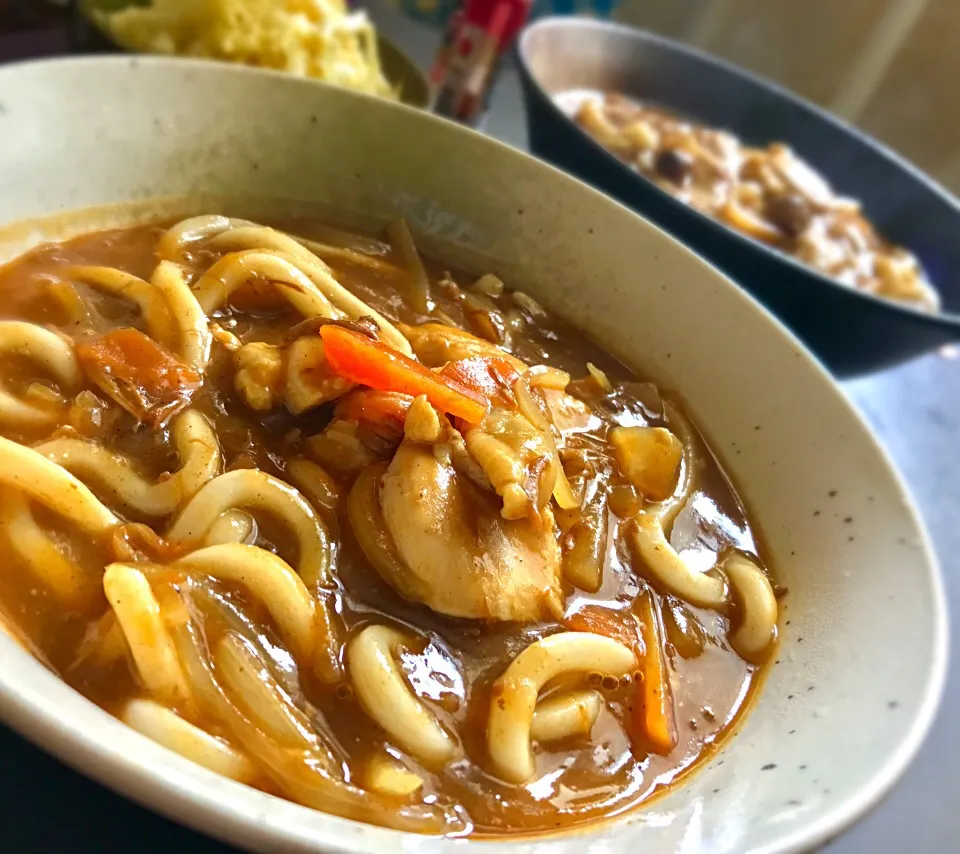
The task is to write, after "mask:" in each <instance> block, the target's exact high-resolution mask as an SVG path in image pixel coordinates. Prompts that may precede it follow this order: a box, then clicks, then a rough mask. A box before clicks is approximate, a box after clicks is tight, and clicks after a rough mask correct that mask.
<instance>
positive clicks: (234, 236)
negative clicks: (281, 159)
mask: <svg viewBox="0 0 960 854" xmlns="http://www.w3.org/2000/svg"><path fill="white" fill-rule="evenodd" d="M188 222H191V223H192V224H191V225H190V226H189V227H187V228H184V223H180V224H179V225H178V226H174V228H175V229H180V230H182V231H181V232H180V233H182V234H187V235H190V239H191V240H206V246H207V247H208V248H210V249H213V250H219V251H226V252H231V253H238V254H241V255H242V254H243V253H246V252H256V251H259V252H266V253H276V254H278V256H279V257H281V258H285V259H287V260H289V261H290V262H291V263H293V264H294V265H295V266H297V267H298V268H299V270H300V271H301V272H302V273H304V274H305V275H306V276H307V277H308V278H309V279H310V281H311V282H313V284H314V285H315V286H316V287H317V289H318V290H319V291H320V292H321V293H322V294H323V295H324V296H325V297H326V298H327V299H328V300H329V301H330V303H331V304H332V305H333V306H335V307H336V308H338V309H340V310H341V311H342V312H343V313H344V314H345V315H346V316H347V317H349V318H351V319H352V320H358V319H359V318H361V317H371V318H373V320H374V322H375V323H376V324H377V326H378V327H379V328H380V333H381V338H382V339H383V341H384V342H385V343H386V344H388V345H389V346H390V347H393V348H394V349H396V350H400V351H401V352H403V353H404V354H406V355H407V356H412V355H413V351H412V350H411V348H410V343H409V342H408V341H407V339H406V338H405V337H404V336H403V334H402V333H401V332H400V331H399V330H398V329H397V328H396V327H395V326H394V325H393V324H392V323H391V322H390V321H389V320H387V319H386V318H385V317H384V316H383V315H381V314H380V313H379V312H378V311H376V310H375V309H374V308H373V307H371V306H369V305H368V304H367V303H365V302H364V301H363V300H361V299H360V298H359V297H356V296H354V295H353V294H352V293H351V292H350V291H349V290H347V289H346V288H345V287H344V286H343V285H341V284H340V283H339V282H338V281H337V280H336V278H335V277H334V276H333V273H332V272H331V270H330V268H329V267H328V266H327V265H326V264H325V263H324V262H323V260H321V259H320V258H318V257H317V255H316V254H315V253H314V252H313V251H311V250H310V249H309V248H308V246H309V247H314V248H315V249H319V250H320V251H324V250H330V249H331V247H325V246H323V244H315V243H310V242H309V241H305V242H303V243H301V242H300V241H299V240H297V239H295V238H293V237H291V236H290V235H288V234H284V233H283V232H282V231H277V230H276V229H274V228H269V227H267V226H262V225H254V224H253V223H248V222H247V221H245V220H236V219H227V218H226V217H197V218H195V219H194V220H193V221H188ZM172 231H173V229H171V231H170V232H167V235H170V234H171V232H172ZM167 235H165V236H164V237H163V238H162V239H161V244H162V245H163V248H164V251H165V252H168V253H169V254H170V256H171V257H179V253H181V252H182V249H180V248H177V249H174V243H175V242H177V241H179V246H182V245H183V244H182V238H176V239H174V238H171V239H170V242H169V248H168V246H167V242H166V241H167V240H168V238H167ZM161 257H166V256H163V255H162V256H161ZM227 257H230V256H225V257H224V259H222V260H224V261H225V260H226V258H227ZM338 257H345V258H347V259H348V260H351V261H367V262H369V263H368V266H372V267H374V268H378V269H379V268H380V267H383V268H386V269H388V270H390V271H393V272H397V268H396V267H394V266H393V265H392V264H386V263H385V262H382V261H381V262H379V263H376V262H377V259H374V258H369V257H368V256H365V255H363V254H362V253H358V252H354V251H352V250H344V252H343V253H340V254H339V255H338ZM324 316H326V315H324Z"/></svg>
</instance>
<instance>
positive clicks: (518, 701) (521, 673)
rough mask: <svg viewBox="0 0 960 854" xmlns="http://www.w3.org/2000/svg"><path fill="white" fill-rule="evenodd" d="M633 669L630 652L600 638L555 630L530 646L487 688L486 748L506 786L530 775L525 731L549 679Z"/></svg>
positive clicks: (615, 673) (530, 755) (618, 673)
mask: <svg viewBox="0 0 960 854" xmlns="http://www.w3.org/2000/svg"><path fill="white" fill-rule="evenodd" d="M636 667H637V659H636V656H635V655H634V654H633V652H632V651H631V650H630V649H628V648H627V647H626V646H624V645H623V644H621V643H617V641H615V640H611V639H610V638H607V637H603V636H602V635H595V634H590V633H588V632H561V633H560V634H556V635H550V636H548V637H545V638H541V639H540V640H538V641H535V642H534V643H532V644H530V646H528V647H527V648H526V649H525V650H524V651H523V652H521V653H520V654H519V655H518V656H517V657H516V658H515V659H514V660H513V661H512V662H511V663H510V666H509V667H508V668H507V670H506V672H505V673H504V674H503V675H502V676H501V677H500V678H499V679H498V680H497V681H496V682H494V684H493V688H492V690H491V697H490V717H489V721H488V725H487V750H488V751H489V753H490V759H491V760H492V762H493V768H494V770H495V772H496V773H497V774H498V775H499V776H500V777H501V778H502V779H504V780H506V781H507V782H510V783H526V782H527V781H529V780H530V779H531V778H532V777H533V776H534V774H535V773H536V770H535V766H534V761H533V753H532V751H531V749H530V739H531V732H530V730H531V726H532V724H533V716H534V714H535V712H536V708H537V697H538V695H539V693H540V691H541V689H542V688H543V686H544V685H546V683H547V682H549V681H550V680H551V679H556V678H557V677H558V676H561V675H563V674H568V673H570V674H575V673H599V674H601V675H603V676H614V677H619V676H623V675H625V674H627V673H631V672H633V671H634V670H635V669H636Z"/></svg>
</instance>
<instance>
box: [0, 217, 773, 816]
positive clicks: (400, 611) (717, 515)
mask: <svg viewBox="0 0 960 854" xmlns="http://www.w3.org/2000/svg"><path fill="white" fill-rule="evenodd" d="M286 225H287V226H288V227H289V228H288V231H289V233H291V234H297V235H305V236H307V237H311V238H314V239H315V240H317V241H318V243H310V242H309V241H305V243H306V245H307V246H308V247H309V251H308V250H307V249H304V248H303V244H297V243H294V242H292V241H290V242H289V243H287V242H284V241H285V240H286V238H284V237H283V235H282V234H281V233H280V232H275V231H272V230H268V229H264V228H258V227H254V226H252V225H251V224H245V223H243V222H240V221H228V220H226V219H224V218H222V217H206V218H198V219H196V220H193V221H188V222H187V223H186V224H185V225H178V224H175V223H163V224H158V225H148V226H142V227H135V228H129V229H123V230H115V231H106V232H100V233H95V234H90V235H87V236H83V237H79V238H76V239H73V240H70V241H68V242H65V243H62V244H46V245H43V246H40V247H38V248H37V249H34V250H32V251H31V252H29V253H27V254H26V255H24V256H22V257H21V258H18V259H16V260H14V261H12V262H11V263H9V264H7V265H6V266H4V267H2V268H0V318H2V320H0V360H2V368H3V374H2V377H3V379H2V383H0V433H2V436H3V437H5V438H6V439H7V440H12V441H7V442H5V444H3V445H2V446H0V518H2V529H3V533H2V536H0V559H2V561H3V564H4V565H5V566H6V567H7V570H6V571H5V572H4V573H2V574H0V607H2V617H3V619H4V620H5V621H6V623H7V625H8V627H9V628H10V630H11V631H12V633H13V634H14V636H15V637H17V638H19V639H21V640H22V641H23V643H24V644H25V645H26V646H27V647H28V648H29V649H30V650H31V651H33V652H34V653H35V654H36V655H38V656H39V657H41V658H42V660H44V661H45V662H47V663H48V664H49V666H50V667H51V668H52V669H53V670H54V671H55V672H57V673H58V674H59V675H60V676H61V677H62V678H63V679H64V680H65V681H67V682H68V683H69V684H70V685H71V686H73V687H74V688H76V690H78V691H80V692H81V693H83V694H84V695H86V696H87V697H89V698H91V699H92V700H93V701H94V702H96V703H97V704H99V705H100V706H102V707H103V708H104V709H106V710H107V711H109V712H110V713H112V714H115V715H117V716H119V717H120V718H121V719H123V720H125V721H127V722H128V723H130V724H131V725H133V726H135V727H136V728H138V729H140V730H141V731H142V732H144V733H145V734H147V735H150V736H151V737H153V738H156V739H157V740H159V741H160V742H161V743H163V744H166V745H167V746H168V747H171V748H173V749H175V750H178V751H179V752H181V753H183V754H184V755H187V756H189V757H190V758H192V759H194V760H196V761H199V762H201V763H202V764H204V765H206V766H207V767H210V768H213V769H214V770H217V771H219V772H220V773H223V774H226V775H228V776H231V777H233V778H235V779H238V780H241V781H243V782H246V783H249V784H251V785H254V786H257V787H259V788H262V789H264V790H265V791H268V792H271V793H275V794H278V795H281V796H284V797H287V798H290V799H292V800H295V801H299V802H300V803H303V804H306V805H308V806H312V807H315V808H318V809H322V810H326V811H329V812H333V813H337V814H340V815H345V816H348V817H351V818H356V819H358V820H362V821H367V822H372V823H376V824H383V825H387V826H391V827H397V828H400V829H405V830H411V831H417V832H425V833H447V834H461V835H462V834H468V833H472V834H475V835H491V834H492V835H503V834H510V833H531V832H544V831H555V830H557V829H563V828H568V827H571V826H573V825H576V824H581V823H584V822H587V821H590V820H595V819H599V818H602V817H607V816H611V815H615V814H617V813H620V812H622V811H624V810H626V809H629V808H631V807H634V806H636V805H637V804H639V803H641V802H643V801H644V800H645V799H646V798H648V797H649V796H650V795H651V794H653V793H655V792H658V791H660V790H662V789H663V788H664V787H666V786H669V785H670V784H671V783H672V782H673V781H675V780H676V779H677V778H678V776H679V775H680V774H681V773H682V772H684V771H685V770H687V769H689V768H690V767H692V766H693V765H694V764H695V763H696V762H697V761H698V760H699V759H702V758H703V757H704V756H707V755H709V754H710V752H711V750H713V749H715V745H716V744H717V743H718V741H719V740H720V739H721V738H722V737H723V736H724V735H725V734H726V733H728V732H729V731H730V729H731V728H732V726H733V722H734V721H735V719H736V718H737V716H738V714H739V713H740V712H741V711H742V710H743V709H745V708H746V706H747V705H748V704H749V700H750V697H751V692H752V691H753V690H754V688H755V686H756V684H757V682H758V680H759V677H760V675H761V670H762V666H763V663H764V662H765V661H766V660H767V659H768V657H769V653H770V649H771V648H772V646H773V644H774V643H775V635H776V628H775V621H776V602H775V600H774V594H773V588H772V586H771V583H770V582H769V580H768V578H767V575H766V572H765V570H763V568H762V563H761V557H760V556H758V547H757V543H756V540H755V537H754V534H753V533H752V531H751V528H750V525H749V522H748V520H747V518H746V516H745V512H744V509H743V505H742V503H741V501H740V500H739V499H738V497H737V495H736V494H735V493H734V491H733V489H732V487H731V484H730V482H729V481H728V480H727V478H726V477H725V476H724V474H723V471H722V469H721V468H720V466H719V464H718V462H717V461H716V459H715V458H714V457H713V456H712V454H711V453H710V451H709V449H708V448H707V446H706V444H705V443H704V441H703V439H702V437H701V436H700V435H699V434H698V433H697V431H696V429H695V428H694V427H692V426H691V425H690V423H689V421H688V420H687V417H686V416H685V415H684V413H683V410H682V408H681V407H680V406H679V405H678V404H677V403H676V402H675V401H671V400H670V398H669V397H668V396H665V395H662V394H661V392H660V391H659V390H658V389H657V388H656V387H655V386H654V385H652V384H651V383H647V382H643V381H642V380H639V379H637V378H636V377H635V376H633V375H632V374H631V373H630V372H629V371H628V370H626V369H624V368H623V366H621V365H619V364H618V363H616V362H615V361H614V360H613V359H612V358H611V357H609V356H608V355H607V354H605V353H604V352H603V351H602V350H601V349H599V348H598V347H597V346H596V345H594V344H593V343H591V342H590V341H589V340H587V338H586V337H585V336H584V335H583V334H581V333H579V332H577V331H576V330H575V329H573V328H571V327H570V326H568V325H566V324H565V323H563V322H561V321H560V320H558V319H557V318H554V317H552V316H550V315H548V314H547V313H546V312H544V310H543V309H542V308H540V306H539V305H537V303H535V302H534V301H533V300H532V299H530V298H529V297H527V296H526V295H524V294H523V293H521V292H514V291H511V290H510V289H509V288H503V286H502V283H500V282H499V281H498V280H496V279H495V278H494V277H492V276H485V277H482V278H481V279H480V280H479V281H478V280H476V279H475V277H472V276H468V275H465V274H460V273H453V274H451V273H449V272H447V271H446V270H445V269H444V268H442V267H440V266H438V265H435V264H432V263H430V262H426V265H425V277H424V276H423V275H421V274H422V273H423V272H424V268H421V267H420V263H421V261H420V259H419V256H418V255H417V254H416V250H415V248H414V247H413V246H412V244H411V243H410V242H409V240H408V238H409V233H408V232H406V227H405V226H404V225H402V224H395V225H394V226H391V228H390V229H389V230H388V238H387V239H385V240H379V239H375V238H371V237H366V236H361V235H356V234H352V233H346V232H342V231H339V230H336V229H332V228H329V227H326V226H322V225H320V224H318V223H315V222H296V223H287V224H286ZM314 252H316V255H315V254H313V253H314ZM317 256H319V258H322V259H323V261H321V260H319V258H318V257H317ZM324 262H325V263H324ZM326 265H329V267H327V266H326ZM116 271H122V273H124V274H127V275H126V277H124V276H120V275H119V274H118V273H117V272H116ZM331 283H332V284H331ZM338 283H339V284H338ZM510 284H511V285H513V286H517V287H522V283H519V282H518V283H510ZM340 285H342V286H345V287H346V289H348V292H349V293H352V294H353V295H355V296H356V297H359V299H360V300H362V301H363V302H364V303H365V305H358V304H357V303H356V301H353V302H351V301H350V299H349V293H347V292H341V291H338V290H337V288H338V287H339V286H340ZM344 293H347V296H346V297H345V296H344ZM318 294H319V296H318ZM371 310H372V311H371ZM376 312H379V315H377V314H376ZM371 314H373V317H374V319H373V320H370V319H369V318H370V316H371ZM457 329H460V330H464V331H468V332H469V333H470V335H463V334H462V333H461V334H458V333H457V332H456V330H457ZM474 336H475V337H474ZM408 342H409V343H408ZM251 345H252V346H251ZM404 351H406V355H405V356H404V355H397V354H398V353H403V352H404ZM588 365H589V367H588ZM418 366H422V367H418ZM529 366H548V368H549V369H553V370H549V369H540V368H534V369H533V370H530V369H529ZM562 372H567V373H568V374H569V377H566V376H564V375H563V373H562ZM421 395H424V396H421ZM655 428H663V429H659V430H658V429H655ZM15 443H16V444H15ZM51 463H52V464H51ZM68 472H70V473H72V474H68ZM257 472H260V473H262V474H257ZM265 475H266V476H269V477H265ZM74 476H75V479H74ZM273 479H275V480H273ZM80 484H84V485H86V486H87V487H89V489H90V490H91V492H86V490H85V489H84V488H83V487H82V486H80ZM48 486H49V488H48ZM541 639H549V640H547V641H545V642H544V641H542V640H541ZM521 654H522V655H521ZM531 692H532V693H531Z"/></svg>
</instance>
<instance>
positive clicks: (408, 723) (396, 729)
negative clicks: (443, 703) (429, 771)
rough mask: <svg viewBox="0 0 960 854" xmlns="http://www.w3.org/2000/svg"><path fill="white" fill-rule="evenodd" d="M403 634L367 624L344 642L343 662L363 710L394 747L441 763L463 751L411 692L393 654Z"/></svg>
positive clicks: (396, 650) (435, 762)
mask: <svg viewBox="0 0 960 854" xmlns="http://www.w3.org/2000/svg"><path fill="white" fill-rule="evenodd" d="M403 646H404V637H403V635H402V634H401V633H400V632H398V631H397V630H396V629H392V628H389V627H388V626H367V627H366V628H365V629H363V631H361V632H360V634H358V635H357V636H356V637H354V638H353V639H352V640H351V641H350V642H349V643H348V644H347V666H348V668H349V670H350V676H351V678H352V680H353V688H354V691H355V692H356V694H357V699H358V700H359V701H360V705H361V706H362V707H363V709H364V711H365V712H366V713H367V714H368V715H370V717H371V718H373V719H374V720H375V721H376V722H377V723H378V724H380V726H381V727H383V729H384V730H386V732H387V734H388V735H389V736H390V738H391V739H392V740H393V741H394V742H395V743H396V744H397V746H398V747H400V748H402V749H403V750H405V751H407V753H409V754H410V755H411V756H415V757H416V758H417V759H419V760H420V761H421V762H425V763H428V764H431V765H441V764H442V763H444V762H449V761H450V760H451V759H453V758H454V757H455V756H457V755H458V754H459V753H460V752H461V750H460V746H459V744H458V743H457V742H456V741H455V740H454V738H453V737H452V736H451V735H450V734H449V733H448V732H447V731H446V730H445V729H444V728H443V727H442V726H441V725H440V722H439V721H438V720H437V718H436V716H435V715H434V714H433V713H432V712H431V711H430V710H429V709H428V708H427V707H426V706H425V705H424V703H423V701H422V700H420V698H419V697H417V696H416V694H414V692H413V689H412V688H411V687H410V685H409V683H408V682H407V680H406V679H405V678H404V677H403V674H402V673H401V672H400V668H399V667H398V665H397V657H398V656H399V655H400V653H401V651H402V648H403Z"/></svg>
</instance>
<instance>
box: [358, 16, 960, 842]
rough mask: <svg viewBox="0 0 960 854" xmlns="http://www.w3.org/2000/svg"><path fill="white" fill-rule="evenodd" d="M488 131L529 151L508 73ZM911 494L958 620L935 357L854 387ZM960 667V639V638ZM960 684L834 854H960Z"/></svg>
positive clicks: (433, 38)
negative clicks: (917, 748) (891, 785)
mask: <svg viewBox="0 0 960 854" xmlns="http://www.w3.org/2000/svg"><path fill="white" fill-rule="evenodd" d="M374 8H375V15H376V17H377V20H378V22H379V23H380V26H381V28H382V29H383V30H384V31H385V32H386V34H387V35H389V36H391V37H392V38H394V39H396V40H397V41H398V42H399V43H400V44H401V45H402V46H403V47H404V48H405V49H406V50H407V51H408V52H410V54H411V55H412V56H414V58H415V59H417V60H418V61H419V62H421V63H422V64H424V65H429V63H430V62H431V61H432V59H433V53H434V51H435V49H436V45H437V35H436V34H435V33H434V32H433V31H431V30H429V29H427V28H425V27H421V26H419V25H417V24H414V23H412V22H410V21H407V20H405V19H403V18H401V17H400V16H399V15H397V14H396V13H394V12H392V11H391V10H389V9H386V8H381V4H379V3H374ZM484 130H485V131H486V132H487V133H489V134H491V135H493V136H496V137H498V138H499V139H501V140H503V141H504V142H508V143H510V144H511V145H515V146H516V147H518V148H523V149H525V148H526V145H527V134H526V127H525V123H524V112H523V103H522V100H521V96H520V85H519V81H518V79H517V75H516V73H515V71H514V70H513V69H511V68H509V67H508V68H506V69H505V70H504V71H503V73H502V75H501V78H500V79H499V80H498V83H497V88H496V90H495V93H494V98H493V101H492V107H491V111H490V114H489V116H488V117H487V120H486V122H485V124H484ZM844 388H845V390H846V392H847V394H848V395H849V396H850V397H851V398H852V399H853V401H854V402H855V404H856V405H857V406H858V407H859V408H860V411H861V412H862V413H863V414H864V415H865V416H866V417H867V420H868V421H869V422H870V423H871V424H872V425H873V427H874V429H875V430H876V431H877V433H878V434H879V435H880V438H881V439H882V440H883V442H884V444H885V445H886V446H887V448H888V449H889V451H890V453H891V454H892V455H893V458H894V460H895V461H896V463H897V465H898V466H899V468H900V471H901V472H902V473H903V475H904V477H905V478H906V480H907V483H908V484H909V485H910V488H911V490H912V492H913V495H914V497H915V498H916V500H917V502H918V503H919V505H920V510H921V512H922V513H923V517H924V519H925V520H926V523H927V526H928V527H929V529H930V533H931V535H932V537H933V542H934V544H935V546H936V549H937V554H938V555H939V558H940V562H941V565H942V567H943V571H944V575H945V580H946V589H947V595H948V597H949V602H950V614H951V617H953V618H954V619H957V618H958V615H960V566H958V555H960V358H957V359H950V358H945V357H943V356H940V355H936V356H929V357H926V358H923V359H920V360H918V361H915V362H913V363H911V364H908V365H905V366H903V367H900V368H896V369H894V370H891V371H886V372H884V373H881V374H877V375H875V376H871V377H868V378H865V379H859V380H855V381H852V382H848V383H845V384H844ZM951 640H952V644H951V652H952V653H953V659H954V660H955V659H958V658H960V632H957V633H955V634H953V636H952V639H951ZM958 769H960V676H958V674H957V672H956V670H953V671H951V674H950V677H949V681H948V684H947V688H946V693H945V695H944V700H943V705H942V707H941V709H940V713H939V715H938V716H937V720H936V723H935V724H934V727H933V730H932V732H931V733H930V737H929V738H928V739H927V742H926V744H925V745H924V747H923V748H922V750H921V752H920V755H919V756H918V757H917V759H916V761H915V762H914V763H913V765H912V766H911V768H910V770H909V771H908V772H907V773H906V775H905V776H904V777H903V779H902V780H901V781H900V783H899V784H898V785H897V787H896V789H895V790H894V792H893V793H892V794H891V795H890V796H889V797H888V798H887V800H886V801H884V802H883V803H882V804H881V805H880V806H879V807H878V808H877V809H876V810H875V811H874V812H873V814H872V815H870V816H869V817H868V818H867V819H865V820H864V821H863V822H861V823H860V824H859V825H857V826H856V827H855V828H853V829H852V830H851V831H849V832H848V833H847V834H845V835H844V836H842V837H841V838H840V839H838V840H837V841H835V842H834V843H832V844H831V845H830V846H829V847H828V849H827V850H828V851H829V852H830V854H852V852H864V851H870V852H886V851H891V852H894V851H896V852H899V851H924V852H927V851H929V852H947V851H957V850H960V839H958V837H960V802H958V800H957V797H956V792H957V790H958V787H957V783H956V778H955V777H954V776H953V775H954V774H955V773H957V772H958Z"/></svg>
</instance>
